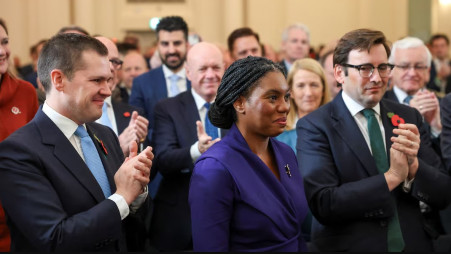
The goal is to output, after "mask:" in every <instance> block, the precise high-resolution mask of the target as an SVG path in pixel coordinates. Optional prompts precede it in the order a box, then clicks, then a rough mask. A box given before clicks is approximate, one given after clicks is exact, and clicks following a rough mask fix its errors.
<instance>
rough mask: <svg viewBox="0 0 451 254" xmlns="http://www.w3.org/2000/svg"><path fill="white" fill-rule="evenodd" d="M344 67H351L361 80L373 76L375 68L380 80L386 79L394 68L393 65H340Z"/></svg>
mask: <svg viewBox="0 0 451 254" xmlns="http://www.w3.org/2000/svg"><path fill="white" fill-rule="evenodd" d="M341 65H342V66H345V67H351V68H354V69H357V70H358V71H359V74H360V76H361V77H362V78H369V77H371V75H373V72H374V69H376V68H377V71H378V72H379V76H380V77H381V78H386V77H388V76H389V75H390V72H391V70H393V68H394V67H395V66H394V65H393V64H379V66H377V67H374V65H372V64H360V65H352V64H341Z"/></svg>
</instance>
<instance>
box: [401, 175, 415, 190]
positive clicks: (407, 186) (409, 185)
mask: <svg viewBox="0 0 451 254" xmlns="http://www.w3.org/2000/svg"><path fill="white" fill-rule="evenodd" d="M413 180H415V178H412V179H410V180H407V179H406V180H404V183H403V184H402V190H403V191H404V192H405V193H409V192H410V189H411V188H412V183H413Z"/></svg>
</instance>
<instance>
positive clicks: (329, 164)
mask: <svg viewBox="0 0 451 254" xmlns="http://www.w3.org/2000/svg"><path fill="white" fill-rule="evenodd" d="M342 93H343V92H340V93H339V94H338V95H337V96H336V97H335V99H334V100H333V101H332V102H330V103H328V104H326V105H324V106H322V107H320V108H319V109H317V110H316V111H313V112H312V113H310V114H308V115H307V116H304V117H303V118H301V119H300V120H299V121H298V123H297V126H296V130H297V134H298V141H297V155H298V163H299V167H300V170H301V173H302V175H303V178H304V187H305V192H306V195H307V201H308V203H309V207H310V209H311V210H312V213H313V215H314V219H313V225H312V246H313V247H314V248H315V249H318V250H319V251H359V252H366V251H377V252H386V251H387V225H388V219H390V218H391V217H392V216H393V212H394V206H395V205H396V206H397V210H398V214H399V222H400V225H401V230H402V234H403V238H404V241H405V244H406V245H405V251H424V252H430V251H432V249H433V246H432V245H433V241H432V239H431V236H430V235H429V234H428V232H427V231H426V230H425V229H424V223H423V216H422V213H421V211H420V208H419V201H423V202H425V203H427V204H429V205H430V206H432V207H434V208H438V209H439V208H444V207H446V206H447V205H448V204H449V202H450V199H451V197H450V193H451V192H450V191H449V186H451V178H450V176H449V175H448V174H446V173H444V170H443V167H442V164H441V161H440V158H439V157H438V156H437V154H435V152H434V151H433V150H432V148H431V147H430V138H429V134H428V133H427V131H426V130H425V129H424V125H423V121H422V117H421V115H420V114H419V113H418V111H417V110H415V109H413V108H410V107H407V106H404V105H401V104H399V103H394V102H391V101H388V100H385V99H382V100H381V101H380V113H381V117H382V123H383V126H384V129H385V141H386V151H387V157H388V160H389V161H390V153H389V150H390V147H391V145H392V142H391V140H390V137H391V136H393V132H392V131H393V129H394V128H395V127H394V126H393V124H392V123H391V120H390V119H389V118H388V116H387V113H389V112H392V113H395V114H397V115H399V116H400V117H402V118H403V119H404V120H405V121H406V122H407V123H413V124H415V125H417V126H418V129H419V131H420V134H421V146H420V149H419V152H418V162H419V168H418V172H417V174H416V177H415V181H414V183H413V185H412V188H411V190H410V192H408V193H406V192H404V191H403V190H402V186H401V185H402V184H401V185H400V186H398V187H397V188H396V189H395V190H393V191H391V192H390V191H389V189H388V187H387V183H386V180H385V178H384V175H383V174H379V172H378V170H377V167H376V163H375V160H374V158H373V157H372V155H371V152H370V150H369V148H368V145H367V143H366V141H365V139H364V137H363V135H362V134H361V131H360V129H359V127H358V126H357V123H356V122H355V119H354V118H353V116H352V115H351V114H350V112H349V110H348V108H347V107H346V105H345V103H344V101H343V98H342Z"/></svg>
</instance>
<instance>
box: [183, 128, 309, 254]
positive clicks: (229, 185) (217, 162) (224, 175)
mask: <svg viewBox="0 0 451 254" xmlns="http://www.w3.org/2000/svg"><path fill="white" fill-rule="evenodd" d="M270 147H272V149H273V151H274V154H275V157H276V163H277V166H278V170H279V174H280V181H279V180H278V179H277V178H276V177H275V176H274V174H273V173H272V172H271V170H270V169H269V168H268V167H267V166H266V165H265V164H264V163H263V161H262V160H260V158H259V157H258V156H257V155H255V154H254V153H253V152H252V151H251V150H250V148H249V146H248V145H247V143H246V141H245V140H244V138H243V136H242V135H241V133H240V132H239V130H238V128H237V127H236V126H235V125H233V126H232V128H231V129H230V131H229V132H228V134H227V135H226V136H225V137H224V138H223V139H222V140H221V141H220V142H218V143H217V144H215V145H213V146H212V147H211V148H210V149H209V150H208V151H207V152H205V153H204V154H203V155H202V156H201V157H200V158H199V159H198V160H197V162H196V165H195V167H194V171H193V175H192V177H191V184H190V190H189V204H190V207H191V219H192V233H193V244H194V251H258V252H263V251H278V252H287V251H293V252H294V251H296V252H298V251H307V248H306V244H305V241H304V239H302V236H301V235H302V234H301V224H302V222H303V220H304V218H305V217H306V214H307V211H308V206H307V201H306V199H305V194H304V186H303V183H302V177H301V175H300V173H299V170H298V164H297V161H296V156H295V155H294V153H293V150H292V149H291V148H290V147H289V146H287V145H285V144H283V143H281V142H279V141H277V140H275V139H272V138H271V139H270Z"/></svg>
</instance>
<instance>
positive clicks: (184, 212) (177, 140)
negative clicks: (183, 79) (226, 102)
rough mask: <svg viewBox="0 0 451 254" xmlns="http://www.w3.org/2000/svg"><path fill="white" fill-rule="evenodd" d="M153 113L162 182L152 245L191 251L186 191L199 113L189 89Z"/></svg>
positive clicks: (152, 224)
mask: <svg viewBox="0 0 451 254" xmlns="http://www.w3.org/2000/svg"><path fill="white" fill-rule="evenodd" d="M154 113H155V130H154V133H153V142H154V154H155V159H154V163H155V164H154V165H155V166H156V167H157V168H158V171H159V172H160V173H161V175H162V176H163V179H162V180H161V184H160V187H159V190H158V192H157V195H156V197H155V199H154V211H153V216H152V222H151V244H154V245H155V247H156V248H157V249H159V250H166V251H177V250H187V249H192V240H191V216H190V209H189V205H188V190H189V181H190V178H191V172H192V170H193V168H194V163H193V159H192V158H191V154H190V148H191V145H193V144H194V143H196V141H197V140H198V138H197V129H196V121H197V120H200V116H199V112H198V110H197V107H196V103H195V101H194V98H193V96H192V94H191V91H190V90H188V91H185V92H182V93H180V94H179V95H177V96H175V97H172V98H168V99H164V100H161V101H160V102H158V103H157V104H156V105H155V111H154ZM221 134H222V135H221V136H223V135H225V131H222V132H221Z"/></svg>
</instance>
